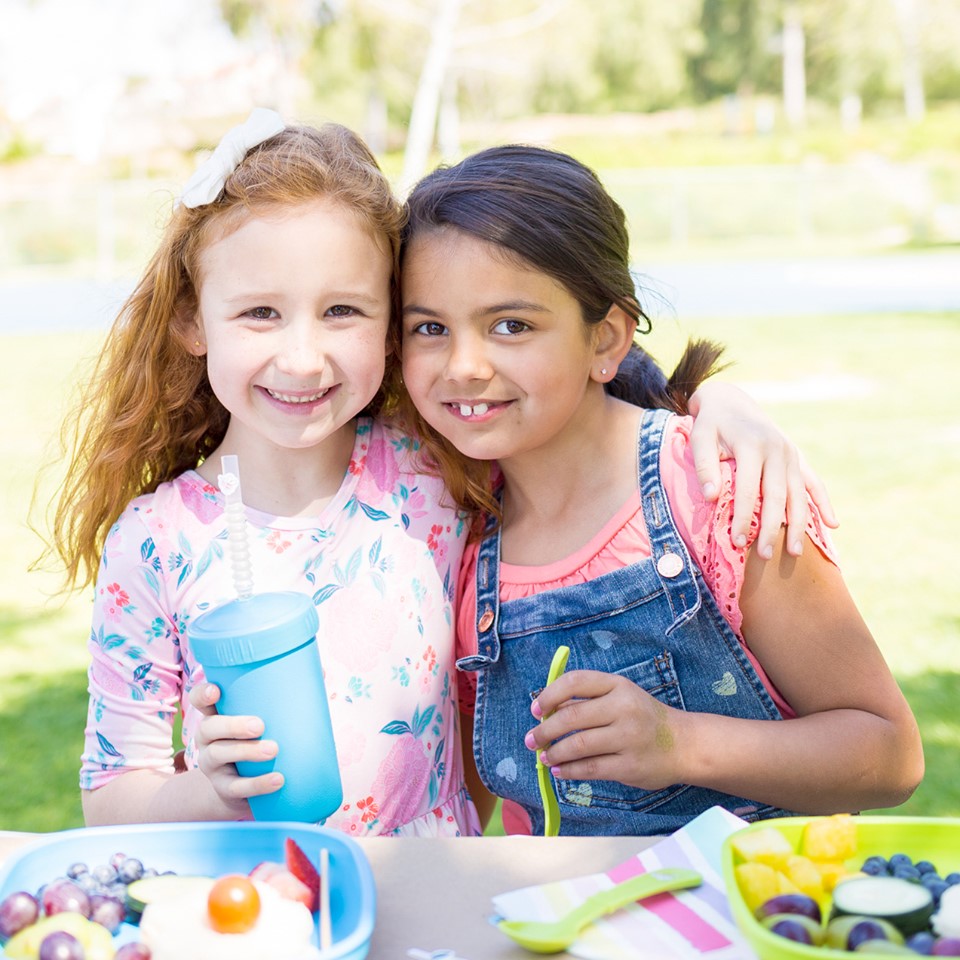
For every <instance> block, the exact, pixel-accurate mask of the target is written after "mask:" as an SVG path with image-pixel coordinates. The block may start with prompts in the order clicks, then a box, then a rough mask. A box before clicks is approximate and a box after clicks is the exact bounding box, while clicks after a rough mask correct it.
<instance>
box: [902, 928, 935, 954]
mask: <svg viewBox="0 0 960 960" xmlns="http://www.w3.org/2000/svg"><path fill="white" fill-rule="evenodd" d="M935 940H936V937H935V936H934V935H933V934H932V933H930V932H929V931H928V930H921V931H920V932H919V933H915V934H913V935H912V936H910V937H908V938H907V940H906V945H907V946H908V947H909V948H910V949H911V950H912V951H913V952H914V953H922V954H924V955H925V956H929V955H930V951H931V950H932V949H933V943H934V941H935Z"/></svg>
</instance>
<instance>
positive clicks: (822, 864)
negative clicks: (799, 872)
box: [813, 860, 863, 893]
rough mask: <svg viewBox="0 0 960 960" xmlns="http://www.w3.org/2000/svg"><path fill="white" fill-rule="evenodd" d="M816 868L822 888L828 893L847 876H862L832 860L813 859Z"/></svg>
mask: <svg viewBox="0 0 960 960" xmlns="http://www.w3.org/2000/svg"><path fill="white" fill-rule="evenodd" d="M813 862H814V863H815V864H816V866H817V870H819V871H820V880H821V882H822V883H823V889H824V890H825V891H826V892H827V893H830V892H831V891H832V890H833V888H834V887H835V886H836V885H837V884H838V883H839V882H840V881H841V880H846V879H847V877H859V876H863V874H861V873H860V872H859V871H857V870H853V871H851V870H848V869H847V868H846V867H845V866H844V865H843V864H842V863H836V862H835V861H832V860H814V861H813Z"/></svg>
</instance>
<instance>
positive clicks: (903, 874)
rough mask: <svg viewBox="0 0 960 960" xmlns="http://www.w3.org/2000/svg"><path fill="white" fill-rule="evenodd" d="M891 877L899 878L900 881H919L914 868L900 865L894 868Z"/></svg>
mask: <svg viewBox="0 0 960 960" xmlns="http://www.w3.org/2000/svg"><path fill="white" fill-rule="evenodd" d="M893 875H894V876H895V877H899V878H900V879H901V880H919V879H920V871H919V870H917V868H916V867H914V866H912V865H911V866H906V865H901V866H898V867H894V869H893Z"/></svg>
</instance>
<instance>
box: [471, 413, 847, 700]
mask: <svg viewBox="0 0 960 960" xmlns="http://www.w3.org/2000/svg"><path fill="white" fill-rule="evenodd" d="M692 426H693V420H692V418H690V417H674V418H672V419H671V420H670V421H669V423H668V424H667V427H666V431H665V435H664V443H663V449H662V452H661V457H660V473H661V477H662V480H663V485H664V489H665V491H666V494H667V498H668V500H669V501H670V508H671V510H672V512H673V518H674V521H675V523H676V526H677V530H678V531H679V533H680V536H681V537H682V538H683V541H684V543H685V544H686V546H687V549H688V550H689V551H690V554H691V556H692V558H693V559H694V561H695V562H696V563H697V564H698V566H699V567H700V570H701V571H702V573H703V577H704V580H705V581H706V585H707V587H708V588H709V590H710V592H711V593H712V594H713V597H714V599H715V600H716V601H717V605H718V606H719V607H720V612H721V613H722V614H723V616H724V618H725V619H726V621H727V623H729V624H730V627H731V628H732V630H733V632H734V633H735V634H736V635H737V637H738V639H739V640H740V643H741V645H742V646H743V649H744V652H745V653H746V655H747V657H748V658H749V659H750V662H751V663H752V664H753V665H754V667H755V668H756V670H757V673H758V674H759V676H760V678H761V680H762V681H763V683H764V684H765V686H766V687H767V690H768V691H769V692H770V695H771V697H773V700H774V702H775V703H776V704H777V706H778V707H779V708H780V711H781V712H782V713H783V715H784V716H785V717H792V716H795V714H794V711H793V710H792V709H791V708H790V705H789V704H788V703H787V702H786V701H785V700H784V698H783V697H782V696H781V694H780V692H779V691H778V690H777V689H776V687H774V685H773V683H772V682H771V681H770V679H769V678H768V677H767V675H766V673H765V672H764V671H763V668H762V667H761V666H760V664H759V662H758V661H757V659H756V657H754V655H753V653H752V652H751V650H750V648H749V647H748V646H747V644H746V642H745V641H744V638H743V635H742V632H741V626H742V622H743V615H742V614H741V612H740V591H741V589H742V587H743V577H744V569H745V562H746V555H747V549H748V548H749V546H750V544H752V543H753V541H754V540H755V539H756V537H757V533H758V531H759V525H760V523H759V516H760V500H759V498H758V500H757V503H756V505H755V508H754V515H753V520H752V523H751V525H750V535H749V536H748V538H747V545H746V546H745V547H738V546H736V545H735V544H734V543H733V539H732V535H731V524H732V521H733V496H734V489H735V486H734V481H735V474H736V465H735V462H734V461H732V460H727V461H724V462H723V463H722V464H721V477H722V481H721V488H720V495H719V497H718V498H717V500H716V501H712V502H711V501H707V500H705V499H704V497H703V494H702V493H701V491H700V483H699V481H698V480H697V472H696V468H695V466H694V461H693V451H692V449H691V447H690V431H691V429H692ZM810 514H811V519H810V521H809V522H808V523H807V530H806V532H807V536H809V538H810V539H811V540H812V541H813V542H814V544H816V546H817V548H818V549H819V550H820V552H821V553H822V554H823V555H824V556H825V557H826V558H827V559H829V560H830V561H832V562H833V563H836V562H837V558H836V554H835V552H834V548H833V546H832V544H831V542H830V539H829V536H828V535H827V531H826V528H825V527H824V525H823V522H822V521H821V518H820V515H819V512H818V511H817V510H816V507H815V506H814V505H813V504H812V503H811V504H810ZM477 550H478V545H477V544H475V543H474V544H471V545H470V546H468V547H467V550H466V553H465V554H464V559H463V565H462V566H461V568H460V584H459V592H460V603H459V606H458V616H457V644H458V647H457V656H458V657H464V656H469V655H471V654H474V653H476V651H477V631H476V603H477V600H476V596H477V595H476V562H477ZM649 556H650V540H649V537H648V536H647V529H646V524H645V523H644V520H643V510H642V508H641V504H640V494H639V492H638V491H637V492H634V493H633V495H632V496H631V497H630V498H629V500H628V501H627V502H626V503H625V504H623V506H622V507H621V508H620V509H619V510H618V511H617V512H616V514H614V516H612V517H611V518H610V520H608V521H607V523H606V524H605V525H604V526H603V527H602V528H601V529H600V530H599V531H598V532H597V534H596V535H595V536H594V537H593V538H592V539H591V540H590V542H589V543H587V544H585V545H584V546H583V547H581V548H580V549H579V550H577V551H575V552H574V553H572V554H570V555H569V556H567V557H564V558H563V559H562V560H558V561H556V562H554V563H549V564H545V565H543V566H518V565H516V564H511V563H501V565H500V600H501V602H506V601H508V600H516V599H520V598H521V597H529V596H532V595H534V594H536V593H541V592H543V591H546V590H553V589H556V588H557V587H565V586H569V585H572V584H576V583H586V582H588V581H590V580H593V579H595V578H596V577H599V576H600V575H602V574H604V573H608V572H610V571H611V570H616V569H619V568H621V567H624V566H628V565H629V564H632V563H637V562H638V561H640V560H643V559H645V558H647V557H649ZM475 684H476V674H474V673H471V672H466V673H462V674H461V675H460V697H461V709H463V710H465V711H467V712H472V709H473V701H474V694H475Z"/></svg>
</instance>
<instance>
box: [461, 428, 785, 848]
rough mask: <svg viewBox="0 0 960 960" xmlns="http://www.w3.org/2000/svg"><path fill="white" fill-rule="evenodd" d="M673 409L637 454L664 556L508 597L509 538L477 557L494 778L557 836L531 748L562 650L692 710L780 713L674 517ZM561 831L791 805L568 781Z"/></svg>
mask: <svg viewBox="0 0 960 960" xmlns="http://www.w3.org/2000/svg"><path fill="white" fill-rule="evenodd" d="M669 416H670V414H669V413H667V412H666V411H663V410H658V411H646V412H645V413H644V416H643V422H642V426H641V429H640V442H639V450H638V456H637V462H638V477H639V489H640V492H641V500H642V503H643V516H644V520H645V522H646V526H647V530H648V532H649V536H650V541H651V549H652V557H651V558H648V559H645V560H641V561H640V562H639V563H635V564H631V565H630V566H628V567H623V568H621V569H619V570H614V571H612V572H610V573H606V574H603V575H602V576H600V577H598V578H597V579H595V580H592V581H590V582H589V583H581V584H574V585H572V586H568V587H562V588H560V589H556V590H551V591H548V592H545V593H542V594H538V595H535V596H531V597H524V598H521V599H519V600H511V601H509V602H507V603H503V604H501V603H500V600H499V597H500V584H499V567H500V534H499V532H498V533H496V534H494V535H492V536H489V537H487V538H486V539H485V540H484V541H483V542H482V544H481V546H480V551H479V556H478V558H477V613H476V618H477V619H476V623H477V634H478V649H477V654H476V656H471V657H464V658H462V659H461V660H459V661H458V663H457V666H458V667H459V668H460V669H463V670H476V671H477V673H478V676H477V700H476V715H475V717H474V734H473V746H474V753H475V755H476V760H477V766H478V769H479V772H480V776H481V778H482V779H483V782H484V783H485V784H486V786H487V787H488V788H489V789H490V790H491V791H492V792H493V793H495V794H498V795H499V796H501V797H505V798H508V799H510V800H514V801H516V802H518V803H519V804H521V805H522V806H523V807H524V808H525V809H526V811H527V813H528V814H529V816H530V821H531V824H532V828H533V832H534V834H538V833H542V832H543V809H542V807H541V801H540V794H539V791H538V789H537V776H536V754H535V753H534V751H532V750H529V749H527V747H525V746H524V744H523V736H524V734H525V733H526V731H527V730H529V729H530V728H531V727H532V726H533V725H534V723H535V721H534V718H533V715H532V714H531V713H530V703H531V701H532V700H533V699H534V698H535V697H536V696H537V694H538V693H539V692H540V690H541V689H542V688H543V686H544V683H545V682H546V676H547V670H548V669H549V666H550V660H551V658H552V656H553V653H554V651H555V650H556V648H557V647H559V646H561V645H562V644H566V645H567V646H568V647H569V648H570V659H569V662H568V665H567V671H568V672H569V671H570V670H603V671H606V672H608V673H618V674H623V675H624V676H625V677H628V678H629V679H630V680H632V681H633V682H634V683H637V684H639V685H640V686H641V687H642V688H643V689H644V690H646V691H647V692H648V693H650V694H651V695H652V696H654V697H656V698H657V699H658V700H661V701H662V702H663V703H666V704H669V705H670V706H671V707H677V708H679V709H682V710H690V711H697V712H704V713H716V714H723V715H726V716H732V717H745V718H750V719H757V720H779V719H781V716H780V712H779V710H778V709H777V707H776V705H775V704H774V702H773V700H772V699H771V697H770V694H769V693H768V692H767V690H766V688H765V687H764V685H763V683H762V682H761V680H760V678H759V676H758V675H757V672H756V670H755V669H754V668H753V666H752V664H751V663H750V661H749V660H748V659H747V657H746V655H745V654H744V652H743V649H742V648H741V646H740V643H739V642H738V640H737V638H736V636H735V635H734V633H733V631H732V630H731V629H730V626H729V624H728V623H727V622H726V620H724V619H723V616H722V615H721V613H720V610H719V608H718V607H717V604H716V601H715V600H714V599H713V596H712V595H711V594H710V591H709V590H708V589H707V588H706V586H705V585H704V582H703V576H702V574H701V572H700V570H699V568H698V567H697V566H696V565H695V564H694V563H693V562H692V561H691V559H690V556H689V553H688V552H687V548H686V545H685V544H684V542H683V540H682V539H681V538H680V534H679V533H678V532H677V528H676V527H675V526H674V523H673V518H672V516H671V513H670V508H669V506H668V503H667V497H666V494H665V492H664V489H663V484H662V482H661V479H660V445H661V442H662V440H663V431H664V426H665V425H666V423H667V420H668V418H669ZM554 783H555V785H556V789H557V796H558V797H559V800H560V813H561V819H560V833H561V834H583V835H589V834H594V835H596V834H635V835H640V834H646V835H653V834H666V833H672V832H673V831H674V830H677V829H679V828H680V827H682V826H683V825H684V824H685V823H687V822H688V821H689V820H690V819H692V818H693V817H694V816H696V815H697V814H699V813H702V812H703V811H704V810H706V809H707V808H709V807H711V806H713V805H715V804H719V805H721V806H724V807H726V808H727V809H728V810H730V811H732V812H733V813H735V814H737V815H738V816H740V817H743V818H744V819H745V820H759V819H763V818H766V817H774V816H785V815H787V814H786V813H785V811H783V810H780V809H777V808H775V807H770V806H767V805H764V804H759V803H754V802H751V801H749V800H746V799H743V798H741V797H733V796H730V795H728V794H724V793H718V792H717V791H715V790H708V789H704V788H701V787H695V786H689V785H686V784H674V785H673V786H670V787H666V788H665V789H662V790H642V789H640V788H639V787H631V786H627V785H625V784H621V783H617V782H613V781H606V780H555V781H554Z"/></svg>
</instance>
